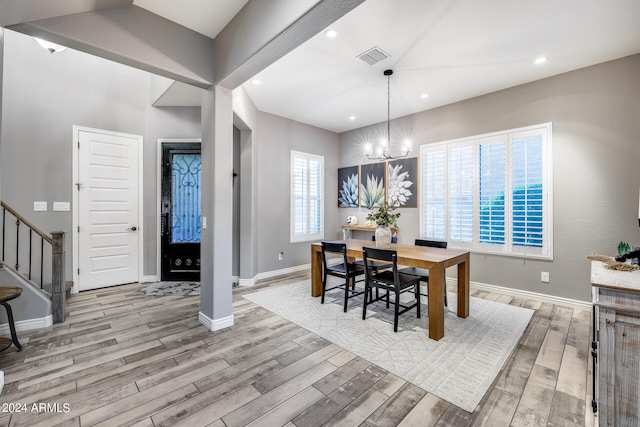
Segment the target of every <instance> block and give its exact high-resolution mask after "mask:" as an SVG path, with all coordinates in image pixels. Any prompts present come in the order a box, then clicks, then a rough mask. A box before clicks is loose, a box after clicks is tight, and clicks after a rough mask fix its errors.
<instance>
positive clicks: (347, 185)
mask: <svg viewBox="0 0 640 427" xmlns="http://www.w3.org/2000/svg"><path fill="white" fill-rule="evenodd" d="M338 207H339V208H357V207H358V166H349V167H346V168H340V169H338Z"/></svg>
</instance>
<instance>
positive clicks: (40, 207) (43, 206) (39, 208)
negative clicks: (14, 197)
mask: <svg viewBox="0 0 640 427" xmlns="http://www.w3.org/2000/svg"><path fill="white" fill-rule="evenodd" d="M33 210H34V212H46V211H47V202H33Z"/></svg>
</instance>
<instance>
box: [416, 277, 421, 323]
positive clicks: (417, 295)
mask: <svg viewBox="0 0 640 427" xmlns="http://www.w3.org/2000/svg"><path fill="white" fill-rule="evenodd" d="M416 310H417V311H418V319H419V318H420V282H418V283H416Z"/></svg>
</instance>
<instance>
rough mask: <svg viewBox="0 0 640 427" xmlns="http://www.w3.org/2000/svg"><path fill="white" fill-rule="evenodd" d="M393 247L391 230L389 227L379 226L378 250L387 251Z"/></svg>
mask: <svg viewBox="0 0 640 427" xmlns="http://www.w3.org/2000/svg"><path fill="white" fill-rule="evenodd" d="M390 247H391V230H389V226H387V225H379V226H378V228H376V248H379V249H386V248H390Z"/></svg>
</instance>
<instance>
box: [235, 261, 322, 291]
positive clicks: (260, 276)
mask: <svg viewBox="0 0 640 427" xmlns="http://www.w3.org/2000/svg"><path fill="white" fill-rule="evenodd" d="M304 270H307V271H310V270H311V264H303V265H295V266H293V267H287V268H282V269H280V270H273V271H265V272H264V273H258V274H256V276H255V277H254V278H253V279H240V280H239V281H238V284H239V285H240V286H253V285H255V284H256V283H258V282H259V281H260V280H265V279H271V278H273V277H278V276H285V275H287V274H291V273H297V272H299V271H304Z"/></svg>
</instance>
